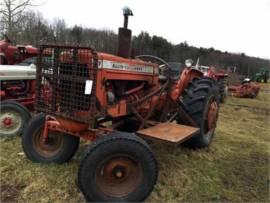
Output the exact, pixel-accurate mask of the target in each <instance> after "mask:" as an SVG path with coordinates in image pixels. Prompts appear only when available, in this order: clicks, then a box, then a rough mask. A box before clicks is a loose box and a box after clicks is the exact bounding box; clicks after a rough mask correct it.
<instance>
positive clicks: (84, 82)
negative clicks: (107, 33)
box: [36, 45, 98, 124]
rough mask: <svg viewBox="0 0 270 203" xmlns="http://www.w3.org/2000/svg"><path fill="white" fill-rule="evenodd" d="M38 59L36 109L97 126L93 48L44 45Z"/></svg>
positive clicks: (95, 61) (95, 68) (95, 58)
mask: <svg viewBox="0 0 270 203" xmlns="http://www.w3.org/2000/svg"><path fill="white" fill-rule="evenodd" d="M40 50H41V52H40V55H39V57H38V60H37V76H36V77H37V80H36V110H37V111H38V112H44V113H47V114H49V115H53V116H60V117H64V118H68V119H71V120H75V121H79V122H84V123H89V124H91V123H93V119H94V117H95V113H96V94H95V91H96V73H97V68H98V67H97V66H98V65H97V64H98V59H97V54H96V53H95V52H94V51H93V50H92V49H90V48H85V47H67V46H48V45H42V46H41V48H40Z"/></svg>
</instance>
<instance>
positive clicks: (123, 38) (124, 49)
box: [117, 7, 133, 58]
mask: <svg viewBox="0 0 270 203" xmlns="http://www.w3.org/2000/svg"><path fill="white" fill-rule="evenodd" d="M123 15H124V27H122V28H121V27H120V28H119V29H118V53H117V55H118V56H121V57H124V58H130V56H131V37H132V32H131V30H129V29H128V17H129V16H133V12H132V10H131V9H129V8H128V7H124V8H123Z"/></svg>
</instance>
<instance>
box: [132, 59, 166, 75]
mask: <svg viewBox="0 0 270 203" xmlns="http://www.w3.org/2000/svg"><path fill="white" fill-rule="evenodd" d="M135 58H137V59H142V60H144V61H150V62H153V63H157V64H159V67H158V70H159V74H160V75H164V73H165V72H166V71H170V69H171V66H170V65H169V64H168V63H167V62H166V61H165V60H163V59H162V58H159V57H157V56H153V55H138V56H136V57H135Z"/></svg>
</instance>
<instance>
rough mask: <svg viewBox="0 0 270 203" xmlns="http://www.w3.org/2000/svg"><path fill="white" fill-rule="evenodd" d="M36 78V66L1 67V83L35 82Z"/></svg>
mask: <svg viewBox="0 0 270 203" xmlns="http://www.w3.org/2000/svg"><path fill="white" fill-rule="evenodd" d="M35 78H36V66H35V65H34V64H31V65H30V66H19V65H0V81H3V80H33V79H35Z"/></svg>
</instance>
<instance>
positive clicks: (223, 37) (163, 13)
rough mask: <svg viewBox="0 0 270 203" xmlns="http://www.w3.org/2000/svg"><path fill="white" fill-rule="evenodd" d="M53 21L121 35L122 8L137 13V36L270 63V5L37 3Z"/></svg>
mask: <svg viewBox="0 0 270 203" xmlns="http://www.w3.org/2000/svg"><path fill="white" fill-rule="evenodd" d="M36 2H42V3H41V4H40V6H39V7H36V8H35V9H37V10H39V11H40V12H41V13H43V15H44V17H45V18H46V19H48V20H50V21H52V20H53V19H54V18H62V19H64V20H65V21H66V23H67V24H68V26H73V25H75V24H77V25H81V26H85V27H89V28H97V29H103V28H105V29H110V30H113V31H115V32H117V29H118V27H119V26H120V25H121V26H122V23H123V17H122V8H123V7H124V6H129V7H130V8H131V9H132V10H133V13H134V16H133V17H131V18H130V21H129V22H130V23H129V27H130V28H131V29H132V30H133V34H134V35H137V34H139V33H140V32H141V31H147V32H148V33H150V35H158V36H162V37H164V38H166V39H167V40H169V41H170V42H172V43H174V44H178V43H180V42H183V41H187V42H188V44H190V45H194V46H197V47H200V46H201V47H206V48H209V47H214V48H215V49H219V50H222V51H229V52H236V53H240V52H244V53H246V54H247V55H251V56H258V57H263V58H268V59H270V0H36Z"/></svg>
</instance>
